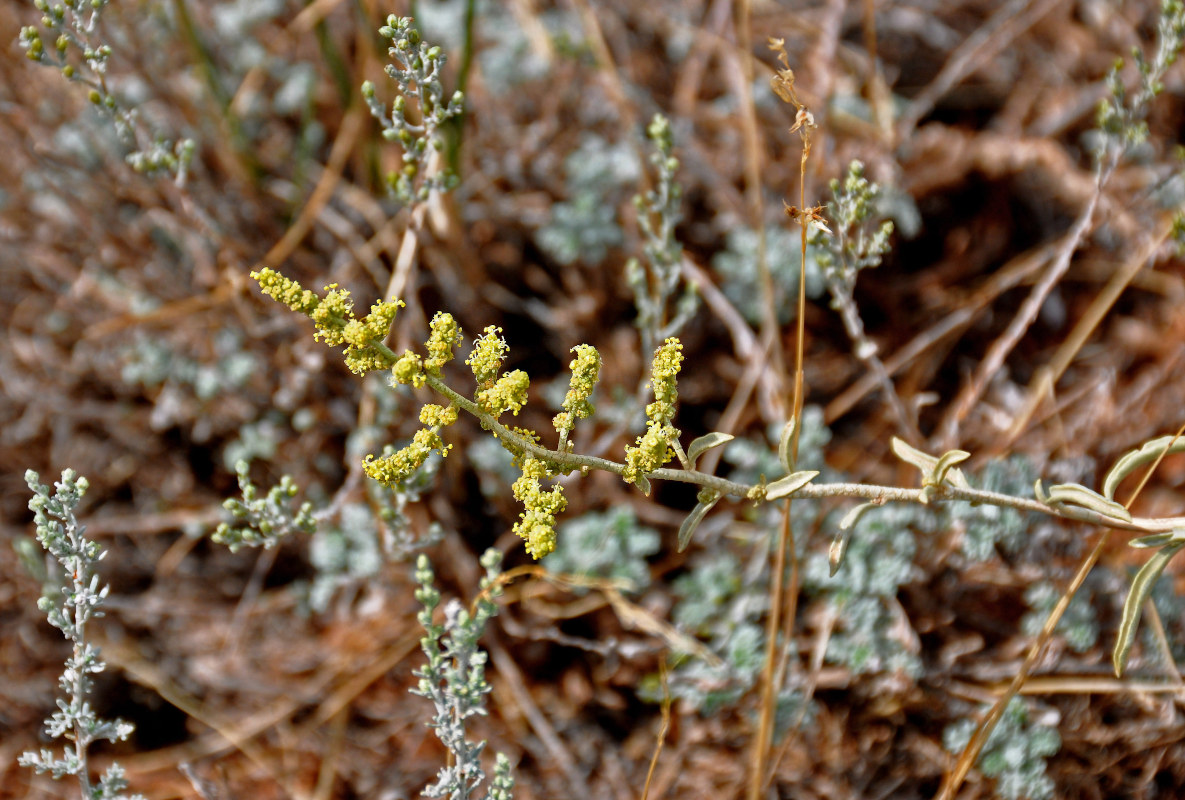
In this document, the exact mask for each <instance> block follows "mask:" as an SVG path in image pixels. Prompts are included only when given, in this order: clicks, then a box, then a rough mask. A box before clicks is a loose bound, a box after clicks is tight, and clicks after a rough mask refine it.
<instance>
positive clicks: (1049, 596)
mask: <svg viewBox="0 0 1185 800" xmlns="http://www.w3.org/2000/svg"><path fill="white" fill-rule="evenodd" d="M1090 595H1091V593H1090V592H1089V591H1087V588H1086V587H1083V588H1082V589H1079V590H1078V592H1077V593H1076V594H1075V595H1074V599H1073V600H1071V601H1070V607H1069V608H1067V609H1066V613H1065V614H1063V615H1062V618H1061V619H1060V620H1058V623H1057V628H1055V631H1056V632H1057V633H1059V634H1061V635H1062V636H1063V637H1064V638H1065V640H1066V644H1068V645H1070V649H1071V650H1073V651H1074V652H1075V653H1085V652H1086V651H1087V650H1089V649H1090V648H1092V647H1094V645H1095V642H1097V641H1098V639H1099V621H1098V615H1097V614H1096V613H1095V610H1094V606H1093V605H1092V604H1091V597H1090ZM1061 596H1062V590H1061V589H1060V588H1058V587H1057V586H1055V585H1054V584H1052V583H1050V582H1049V581H1037V582H1036V583H1034V584H1033V585H1031V586H1029V588H1027V589H1025V603H1026V604H1027V605H1028V606H1029V608H1031V609H1032V611H1030V612H1028V613H1027V614H1025V615H1024V617H1022V618H1021V621H1020V629H1021V630H1022V631H1024V632H1025V633H1027V634H1028V635H1030V636H1036V635H1037V634H1038V633H1040V632H1041V628H1043V627H1044V626H1045V620H1047V619H1049V615H1050V613H1051V612H1052V611H1053V607H1054V606H1056V605H1057V603H1058V601H1059V600H1060V599H1061Z"/></svg>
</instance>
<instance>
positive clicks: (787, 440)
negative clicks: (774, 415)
mask: <svg viewBox="0 0 1185 800" xmlns="http://www.w3.org/2000/svg"><path fill="white" fill-rule="evenodd" d="M797 425H798V420H796V419H795V418H794V417H791V418H790V421H789V422H787V423H786V424H785V425H784V426H783V427H782V437H781V438H780V439H778V460H779V461H781V462H782V466H784V467H785V468H786V471H787V472H793V471H794V459H793V458H791V455H792V453H791V452H790V444H791V442H793V441H794V428H795V427H797Z"/></svg>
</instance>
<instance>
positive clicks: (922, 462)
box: [889, 436, 938, 478]
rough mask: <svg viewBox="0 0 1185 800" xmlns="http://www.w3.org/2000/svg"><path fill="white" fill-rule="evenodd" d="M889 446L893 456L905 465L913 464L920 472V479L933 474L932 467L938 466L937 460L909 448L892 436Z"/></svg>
mask: <svg viewBox="0 0 1185 800" xmlns="http://www.w3.org/2000/svg"><path fill="white" fill-rule="evenodd" d="M889 446H890V447H891V448H892V449H893V454H894V455H896V456H897V458H899V459H901V460H902V461H904V462H905V463H907V464H913V465H914V466H915V467H917V468H918V469H919V470H921V473H922V477H923V478H925V477H926V476H927V475H930V474H931V473H932V472H934V467H936V466H938V459H937V458H935V457H934V456H932V455H929V454H928V453H923V452H922V451H921V450H918V449H917V448H914V447H910V446H909V445H908V444H906V443H905V442H904V441H902V440H901V439H898V438H897V437H896V436H894V437H893V438H892V439H891V440H889Z"/></svg>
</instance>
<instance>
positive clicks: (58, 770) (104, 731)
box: [18, 469, 140, 800]
mask: <svg viewBox="0 0 1185 800" xmlns="http://www.w3.org/2000/svg"><path fill="white" fill-rule="evenodd" d="M40 481H41V478H40V476H39V475H38V474H37V473H36V472H34V471H33V470H27V471H26V472H25V483H26V484H28V486H29V489H30V490H31V491H32V492H33V498H32V499H31V500H30V501H29V510H30V511H33V512H34V514H35V521H36V524H37V541H38V542H40V543H41V546H42V547H44V548H45V550H46V551H47V552H48V553H49V554H50V555H51V556H53V557H54V559H56V560H57V562H58V563H59V564H60V565H61V567H62V573H61V577H62V583H61V584H60V585H59V586H57V587H53V588H52V589H51V590H49V591H46V592H45V593H44V594H43V595H42V597H41V599H40V600H39V601H38V602H37V607H38V608H40V609H41V610H42V611H43V612H45V615H46V617H47V619H48V620H49V623H50V624H51V625H53V626H54V627H55V628H57V629H58V630H60V631H61V632H62V635H63V636H65V637H66V639H67V640H69V641H70V642H71V643H72V644H73V651H72V653H71V655H70V657H69V658H68V659H66V670H65V671H64V672H63V673H62V676H61V678H59V679H58V686H59V687H60V688H61V690H62V692H63V693H64V694H65V695H66V699H61V698H59V699H58V701H57V704H58V710H57V711H55V712H54V714H53V715H52V716H51V717H50V718H49V719H47V720H46V722H45V733H46V735H47V736H49V737H50V738H52V739H67V740H69V741H70V742H71V744H69V745H67V746H66V747H64V748H63V749H62V751H61V752H60V754H57V753H54V752H53V751H51V750H49V749H47V748H42V750H41V751H40V752H39V753H34V752H27V753H23V754H22V755H21V756H20V757H19V759H18V762H19V763H20V764H21V766H24V767H32V768H33V769H34V770H36V771H37V772H38V773H42V772H48V773H50V775H52V776H53V778H54V780H57V779H60V778H62V777H65V776H66V775H73V776H74V777H75V778H77V779H78V782H79V785H80V788H81V790H82V797H83V800H124V798H128V796H127V795H124V794H123V790H124V789H126V788H127V785H128V784H127V781H126V780H125V779H124V773H123V768H122V767H120V766H119V765H118V764H112V765H111V766H110V767H109V768H108V769H107V771H106V772H105V773H104V774H103V776H102V777H101V778H99V781H98V782H97V783H94V784H92V783H91V777H90V774H89V770H88V763H87V762H88V751H89V748H90V746H91V744H92V743H94V742H97V741H103V740H106V741H110V742H120V741H123V740H124V739H126V738H128V737H129V736H131V735H132V732H133V731H134V730H135V727H134V726H133V725H132V724H131V723H129V722H125V721H123V720H121V719H114V720H105V719H102V718H100V717H99V716H98V715H97V714H96V713H95V711H94V709H93V708H92V707H91V705H90V700H89V696H90V693H91V690H92V689H93V688H94V680H93V679H92V678H91V676H92V675H97V674H99V673H100V672H102V671H103V670H104V669H106V667H107V665H106V664H105V663H104V662H103V660H102V659H101V658H100V652H99V648H97V647H95V646H94V645H93V644H91V643H90V642H89V641H88V639H87V624H88V623H89V622H90V620H91V619H92V618H96V617H101V616H103V612H102V611H101V610H100V609H101V607H102V605H103V603H104V601H105V600H106V599H107V593H108V590H109V589H110V587H108V586H100V585H99V575H98V573H97V571H96V570H97V567H98V563H99V561H101V560H102V559H103V556H104V555H106V554H105V553H104V551H103V549H102V548H101V547H100V546H99V543H98V542H95V541H92V540H90V539H87V538H86V527H85V526H83V525H82V524H81V523H80V522H79V521H78V518H77V517H76V516H75V513H74V512H75V511H76V510H77V508H78V504H79V502H81V500H82V497H83V495H85V494H86V490H87V488H88V487H89V483H88V482H87V480H86V478H83V477H80V476H79V475H78V474H77V473H76V472H75V471H74V470H72V469H67V470H63V471H62V479H61V480H60V481H58V482H57V483H55V484H54V491H53V493H52V494H51V493H50V490H49V487H48V486H45V485H44V484H42V483H41V482H40ZM139 797H140V796H139V795H134V796H133V797H131V798H128V800H138V798H139Z"/></svg>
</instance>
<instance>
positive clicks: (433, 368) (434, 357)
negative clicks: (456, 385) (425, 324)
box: [424, 311, 461, 378]
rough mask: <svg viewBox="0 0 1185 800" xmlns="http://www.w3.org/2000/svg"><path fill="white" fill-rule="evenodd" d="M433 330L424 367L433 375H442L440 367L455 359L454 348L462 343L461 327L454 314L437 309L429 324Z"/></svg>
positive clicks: (427, 345)
mask: <svg viewBox="0 0 1185 800" xmlns="http://www.w3.org/2000/svg"><path fill="white" fill-rule="evenodd" d="M429 327H430V328H431V330H432V333H431V335H430V336H429V337H428V342H427V344H426V347H427V348H428V358H427V359H426V360H425V361H424V369H426V370H427V371H428V374H429V375H432V376H433V377H436V378H439V377H440V368H441V367H443V366H444V365H445V364H447V363H448V362H450V361H452V360H453V348H454V347H456V346H457V345H459V344H460V343H461V328H460V326H459V325H457V321H456V320H455V319H453V315H452V314H448V313H446V312H444V311H437V312H436V315H435V316H434V317H432V323H431V325H430V326H429Z"/></svg>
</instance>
